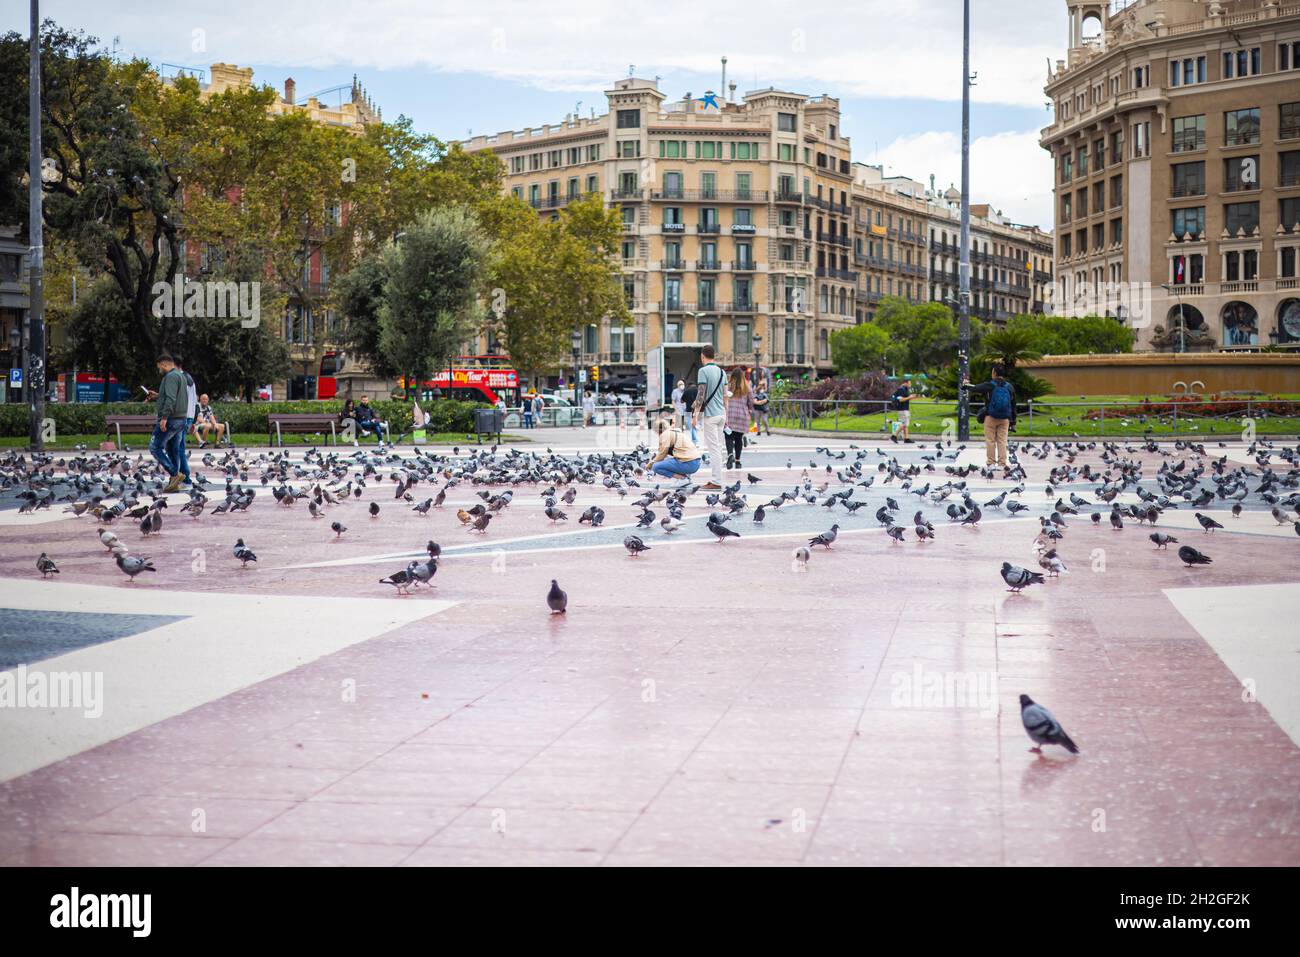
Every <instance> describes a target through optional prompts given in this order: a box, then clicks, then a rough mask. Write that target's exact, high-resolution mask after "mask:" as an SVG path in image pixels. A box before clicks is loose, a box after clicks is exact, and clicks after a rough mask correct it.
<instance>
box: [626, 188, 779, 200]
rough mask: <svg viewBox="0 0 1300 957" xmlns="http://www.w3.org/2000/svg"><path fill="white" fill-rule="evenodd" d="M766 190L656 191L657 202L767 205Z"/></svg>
mask: <svg viewBox="0 0 1300 957" xmlns="http://www.w3.org/2000/svg"><path fill="white" fill-rule="evenodd" d="M767 192H768V191H767V190H765V189H655V190H651V191H650V198H651V199H652V200H654V201H655V202H673V203H766V202H767Z"/></svg>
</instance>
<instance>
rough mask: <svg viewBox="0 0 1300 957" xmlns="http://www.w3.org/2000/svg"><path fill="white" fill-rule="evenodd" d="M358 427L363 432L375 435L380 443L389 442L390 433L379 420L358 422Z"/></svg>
mask: <svg viewBox="0 0 1300 957" xmlns="http://www.w3.org/2000/svg"><path fill="white" fill-rule="evenodd" d="M357 425H358V426H359V427H360V429H361V431H362V432H373V433H375V435H377V436H379V441H380V442H387V441H388V433H387V432H386V431H385V430H384V423H382V422H380V421H379V420H378V419H368V420H367V421H365V422H358V423H357Z"/></svg>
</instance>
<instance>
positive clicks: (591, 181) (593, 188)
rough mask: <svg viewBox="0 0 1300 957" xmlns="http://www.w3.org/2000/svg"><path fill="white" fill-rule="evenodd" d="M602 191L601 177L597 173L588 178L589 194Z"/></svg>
mask: <svg viewBox="0 0 1300 957" xmlns="http://www.w3.org/2000/svg"><path fill="white" fill-rule="evenodd" d="M599 190H600V177H598V176H597V175H596V174H595V173H593V174H592V175H590V176H588V177H587V192H589V193H595V192H598V191H599Z"/></svg>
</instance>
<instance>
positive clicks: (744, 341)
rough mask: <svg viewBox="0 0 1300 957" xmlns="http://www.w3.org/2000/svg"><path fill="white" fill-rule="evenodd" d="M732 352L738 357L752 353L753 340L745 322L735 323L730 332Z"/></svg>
mask: <svg viewBox="0 0 1300 957" xmlns="http://www.w3.org/2000/svg"><path fill="white" fill-rule="evenodd" d="M732 340H733V351H735V352H736V353H737V354H738V355H746V354H747V353H750V352H753V351H754V340H753V337H752V336H751V335H750V326H749V323H747V322H737V323H736V324H735V326H734V327H733V330H732Z"/></svg>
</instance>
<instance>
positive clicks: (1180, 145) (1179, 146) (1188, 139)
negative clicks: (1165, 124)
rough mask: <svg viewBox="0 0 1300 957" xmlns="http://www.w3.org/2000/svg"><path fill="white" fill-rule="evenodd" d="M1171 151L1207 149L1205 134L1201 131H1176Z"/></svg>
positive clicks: (1183, 151) (1185, 151)
mask: <svg viewBox="0 0 1300 957" xmlns="http://www.w3.org/2000/svg"><path fill="white" fill-rule="evenodd" d="M1170 149H1171V152H1174V153H1190V152H1193V151H1194V150H1203V149H1205V134H1204V133H1201V132H1194V133H1175V134H1173V139H1172V141H1171V147H1170Z"/></svg>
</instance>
